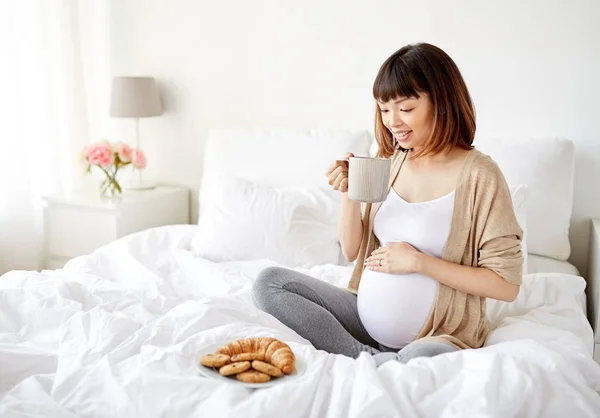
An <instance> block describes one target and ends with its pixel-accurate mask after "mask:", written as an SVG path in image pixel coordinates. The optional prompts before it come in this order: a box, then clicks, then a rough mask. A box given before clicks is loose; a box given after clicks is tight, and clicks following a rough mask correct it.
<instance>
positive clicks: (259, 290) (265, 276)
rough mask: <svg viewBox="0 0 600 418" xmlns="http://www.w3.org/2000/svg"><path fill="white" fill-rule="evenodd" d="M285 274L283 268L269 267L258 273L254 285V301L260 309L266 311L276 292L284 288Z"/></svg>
mask: <svg viewBox="0 0 600 418" xmlns="http://www.w3.org/2000/svg"><path fill="white" fill-rule="evenodd" d="M285 272H286V269H285V268H283V267H267V268H265V269H263V270H261V272H260V273H258V276H257V277H256V280H255V281H254V284H253V285H252V299H253V300H254V303H255V304H256V305H257V306H258V307H259V308H260V309H263V310H264V309H265V307H266V306H267V304H268V302H269V301H272V300H273V297H272V296H273V293H274V291H275V290H277V289H280V288H281V287H282V285H283V283H282V278H283V277H284V275H285Z"/></svg>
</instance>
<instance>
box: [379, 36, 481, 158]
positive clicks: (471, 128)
mask: <svg viewBox="0 0 600 418" xmlns="http://www.w3.org/2000/svg"><path fill="white" fill-rule="evenodd" d="M423 93H426V94H427V95H428V96H429V99H430V100H431V103H432V108H433V118H434V120H433V131H432V134H431V137H430V138H429V141H428V142H427V143H426V144H425V146H424V147H423V149H422V150H420V151H419V152H418V153H415V155H414V157H419V156H423V155H429V154H438V153H442V152H449V151H450V150H451V149H452V148H453V147H456V146H457V147H460V148H463V149H466V150H470V149H472V148H473V145H472V144H473V138H474V137H475V107H474V106H473V101H472V100H471V96H470V94H469V90H468V89H467V85H466V84H465V81H464V80H463V78H462V75H461V74H460V71H459V70H458V67H457V66H456V64H455V63H454V61H453V60H452V58H450V57H449V56H448V54H446V53H445V52H444V51H442V50H441V49H440V48H438V47H436V46H434V45H430V44H427V43H418V44H411V45H406V46H404V47H402V48H401V49H399V50H398V51H396V52H395V53H394V54H393V55H392V56H390V57H389V58H388V59H387V60H385V62H384V63H383V65H382V66H381V68H380V69H379V72H378V74H377V77H376V78H375V82H374V83H373V97H374V98H375V100H377V101H379V102H381V103H386V102H388V101H389V100H395V99H397V98H400V97H417V98H418V97H420V96H421V94H423ZM375 138H376V139H377V143H378V145H379V152H378V156H380V157H385V158H388V157H390V156H392V155H393V154H394V151H395V150H396V148H397V149H402V148H400V146H396V144H395V143H394V138H393V136H392V133H391V132H390V131H389V130H388V129H387V128H386V127H385V126H384V125H383V122H382V119H381V112H380V110H379V107H378V106H377V105H376V111H375ZM403 151H406V150H403Z"/></svg>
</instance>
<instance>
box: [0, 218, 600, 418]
mask: <svg viewBox="0 0 600 418" xmlns="http://www.w3.org/2000/svg"><path fill="white" fill-rule="evenodd" d="M193 228H194V227H192V226H178V227H174V226H171V227H164V228H157V229H153V230H149V231H146V232H143V233H138V234H135V235H133V236H130V237H127V238H124V239H122V240H120V241H117V242H116V243H114V244H111V245H109V246H106V247H104V248H102V249H101V250H99V251H97V252H96V253H94V254H92V255H89V256H84V257H80V258H77V259H74V260H72V261H71V262H69V263H68V264H67V266H65V268H64V269H62V270H56V271H43V272H41V273H35V272H19V271H14V272H10V273H7V274H5V275H4V276H2V277H1V278H0V416H2V417H34V416H35V417H37V416H45V417H192V416H194V417H271V416H273V417H361V418H364V417H472V416H477V417H488V416H489V417H598V416H600V397H599V395H598V393H597V391H600V366H599V365H597V364H596V363H595V362H594V361H593V360H592V358H591V349H592V344H593V342H592V341H593V339H592V331H591V329H590V326H589V324H588V323H587V321H586V319H585V316H584V314H583V313H582V311H581V308H580V307H578V304H577V297H579V296H580V295H581V294H582V293H583V291H584V286H585V283H584V281H583V279H581V278H580V277H576V276H570V275H565V274H534V275H528V276H526V277H525V280H524V285H523V286H522V291H521V293H520V295H519V297H518V299H517V301H515V302H514V303H512V304H506V303H500V302H495V301H490V302H489V304H488V317H489V319H490V321H491V323H492V326H493V328H494V330H493V331H492V333H491V335H490V338H489V342H488V346H487V347H485V348H482V349H478V350H464V351H460V352H456V353H452V354H448V355H443V356H439V357H435V358H431V359H426V358H423V359H416V360H413V361H411V362H410V363H409V364H407V365H402V364H399V363H396V362H389V363H386V364H384V365H383V366H381V367H380V368H379V369H377V368H376V367H375V365H374V362H373V360H372V358H371V357H370V356H369V355H367V354H363V355H362V356H361V357H360V358H358V359H356V360H354V359H351V358H348V357H344V356H341V355H333V354H328V353H326V352H323V351H317V350H316V349H314V348H313V347H312V346H311V345H310V343H308V341H306V340H304V339H303V338H301V337H300V336H298V335H297V334H296V333H295V332H293V331H292V330H290V329H288V328H287V327H285V326H284V325H283V324H281V323H279V322H278V321H277V320H276V319H274V318H273V317H271V316H270V315H267V314H265V313H262V312H260V311H258V310H257V309H256V308H255V307H254V305H253V304H252V301H251V298H250V294H249V289H250V287H251V285H252V282H253V279H254V277H256V275H257V273H258V272H259V271H260V270H261V269H262V268H264V267H265V266H268V265H273V263H271V262H269V261H256V262H235V263H223V264H214V263H211V262H209V261H207V260H203V259H198V258H195V257H193V256H192V255H191V253H190V252H189V251H188V250H187V248H189V241H190V238H191V233H193ZM301 271H305V272H307V273H309V274H311V275H313V276H315V277H319V278H321V279H322V280H325V281H327V282H330V283H333V284H336V285H340V286H343V285H345V282H346V281H347V278H348V276H349V268H347V267H340V266H333V265H328V266H320V267H315V268H313V269H311V270H310V271H309V270H301ZM255 335H272V336H274V337H276V338H279V339H282V340H285V341H286V342H288V343H289V344H290V346H291V347H292V348H293V350H294V351H295V352H296V354H297V356H299V357H301V358H302V359H304V361H305V363H306V365H307V368H306V371H305V373H304V374H303V375H302V377H300V378H298V379H297V380H296V381H294V382H289V383H283V384H280V385H277V386H274V387H272V388H269V389H257V390H252V389H247V388H243V387H237V386H234V385H232V384H229V383H226V382H216V381H214V380H210V379H208V378H205V377H203V376H201V375H200V374H199V373H198V371H197V369H196V366H195V364H194V357H195V355H196V353H197V351H198V350H199V349H201V348H202V347H204V346H207V345H210V344H214V343H216V342H219V341H223V340H231V339H236V338H242V337H246V336H255Z"/></svg>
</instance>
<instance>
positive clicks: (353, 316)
mask: <svg viewBox="0 0 600 418" xmlns="http://www.w3.org/2000/svg"><path fill="white" fill-rule="evenodd" d="M252 296H253V298H254V303H256V305H257V306H258V307H259V308H260V309H261V310H263V311H265V312H267V313H269V314H271V315H273V316H274V317H276V318H277V319H279V320H280V321H281V322H283V323H284V324H285V325H287V326H288V327H290V328H291V329H293V330H294V331H296V332H297V333H298V334H300V335H301V336H302V337H304V338H306V339H307V340H309V341H310V342H311V343H312V344H313V346H315V348H317V349H320V350H325V351H327V352H329V353H334V354H343V355H346V356H348V357H353V358H357V357H358V356H359V355H360V353H361V352H363V351H366V352H367V353H371V354H372V355H373V356H374V359H375V362H376V364H377V365H378V366H379V365H380V364H382V363H384V362H386V361H388V360H397V361H399V362H401V363H406V362H408V361H409V360H410V359H413V358H415V357H433V356H436V355H438V354H443V353H449V352H452V351H456V349H455V348H454V347H452V346H451V345H449V344H444V343H438V342H423V341H415V342H412V343H410V344H408V345H406V346H405V347H404V348H402V349H401V350H400V351H397V350H396V349H392V348H389V347H386V346H383V345H381V344H379V343H378V342H377V341H375V340H374V339H373V338H371V336H370V335H369V334H368V333H367V331H366V330H365V328H364V326H363V324H362V323H361V322H360V318H359V316H358V310H357V307H356V295H354V294H352V293H350V292H348V291H347V290H345V289H342V288H339V287H336V286H333V285H330V284H329V283H325V282H323V281H321V280H317V279H315V278H313V277H310V276H307V275H305V274H302V273H298V272H296V271H294V270H289V269H285V268H281V267H268V268H266V269H264V270H263V271H261V272H260V274H259V275H258V278H257V279H256V282H255V283H254V286H253V288H252Z"/></svg>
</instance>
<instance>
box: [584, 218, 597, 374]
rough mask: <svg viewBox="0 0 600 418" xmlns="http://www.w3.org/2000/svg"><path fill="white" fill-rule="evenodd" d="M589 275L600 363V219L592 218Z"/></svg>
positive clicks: (591, 314)
mask: <svg viewBox="0 0 600 418" xmlns="http://www.w3.org/2000/svg"><path fill="white" fill-rule="evenodd" d="M587 275H588V277H587V280H586V281H587V289H586V295H587V304H588V319H589V320H590V324H591V325H592V329H593V330H594V360H596V362H597V363H600V332H599V331H600V219H592V230H591V232H590V253H589V264H588V274H587Z"/></svg>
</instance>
